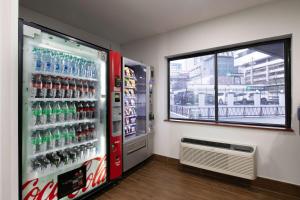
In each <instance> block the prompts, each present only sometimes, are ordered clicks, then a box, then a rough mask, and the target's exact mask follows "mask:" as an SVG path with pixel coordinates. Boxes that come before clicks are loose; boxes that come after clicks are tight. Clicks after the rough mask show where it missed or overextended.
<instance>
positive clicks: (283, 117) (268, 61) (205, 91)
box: [169, 39, 290, 127]
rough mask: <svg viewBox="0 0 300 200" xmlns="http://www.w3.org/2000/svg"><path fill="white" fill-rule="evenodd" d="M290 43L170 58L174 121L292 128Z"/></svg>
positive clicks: (273, 42) (287, 40)
mask: <svg viewBox="0 0 300 200" xmlns="http://www.w3.org/2000/svg"><path fill="white" fill-rule="evenodd" d="M289 46H290V40H289V39H284V40H276V41H271V42H264V43H256V44H252V45H247V46H243V47H240V48H239V47H236V48H232V49H226V50H217V51H214V52H209V53H207V54H205V53H201V54H199V55H195V54H194V55H190V56H184V57H177V58H170V59H169V83H170V84H169V118H170V119H180V120H196V121H215V122H224V123H240V124H253V125H262V126H280V127H289V126H290V116H289V115H290V114H289V113H290V98H289V97H290V80H289V77H290V74H289V73H290V66H289V62H288V58H289Z"/></svg>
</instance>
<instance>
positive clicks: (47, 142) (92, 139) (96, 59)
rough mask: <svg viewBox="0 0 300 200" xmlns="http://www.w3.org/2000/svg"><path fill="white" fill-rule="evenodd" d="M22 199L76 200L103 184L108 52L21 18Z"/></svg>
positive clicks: (105, 154)
mask: <svg viewBox="0 0 300 200" xmlns="http://www.w3.org/2000/svg"><path fill="white" fill-rule="evenodd" d="M19 29H20V35H19V36H20V38H19V41H20V48H19V54H20V55H19V59H20V60H19V64H20V68H19V76H20V82H19V111H20V112H19V113H20V119H19V127H20V131H19V149H20V151H19V152H20V153H19V165H20V166H19V169H20V170H19V177H20V199H24V200H31V199H40V200H44V199H47V200H57V199H63V200H67V199H79V198H80V199H81V198H84V197H87V196H89V195H90V194H92V193H93V192H95V191H97V190H99V189H101V188H102V187H104V186H105V185H106V184H107V182H108V179H109V177H108V174H109V171H108V169H107V166H108V160H109V158H108V152H109V149H108V145H107V144H108V140H109V138H108V136H109V135H108V131H107V115H108V111H107V108H108V100H107V98H108V94H107V93H108V84H107V81H108V80H107V77H108V65H107V63H108V50H106V49H103V48H100V47H98V46H95V45H93V44H90V43H86V42H83V41H81V40H78V39H74V38H72V37H69V36H66V35H63V34H61V33H58V32H55V31H53V30H49V29H46V28H44V27H42V26H39V25H36V24H33V23H27V22H24V21H20V24H19Z"/></svg>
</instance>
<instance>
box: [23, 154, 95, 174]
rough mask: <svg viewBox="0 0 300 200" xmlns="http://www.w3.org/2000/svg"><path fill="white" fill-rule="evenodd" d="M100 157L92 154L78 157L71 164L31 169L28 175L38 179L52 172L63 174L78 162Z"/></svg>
mask: <svg viewBox="0 0 300 200" xmlns="http://www.w3.org/2000/svg"><path fill="white" fill-rule="evenodd" d="M97 157H99V155H92V156H89V157H85V158H82V159H77V160H76V161H74V162H72V163H70V164H67V165H65V164H62V165H60V166H58V167H56V166H51V167H50V168H45V169H44V170H41V169H40V170H38V171H30V172H28V177H29V178H31V179H36V178H41V177H45V176H48V175H51V174H61V173H64V172H66V171H69V170H70V169H72V168H74V167H76V166H78V164H82V163H84V162H87V161H89V160H93V159H94V158H97Z"/></svg>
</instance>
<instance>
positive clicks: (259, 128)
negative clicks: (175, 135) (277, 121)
mask: <svg viewBox="0 0 300 200" xmlns="http://www.w3.org/2000/svg"><path fill="white" fill-rule="evenodd" d="M164 121H165V122H175V123H185V124H202V125H210V126H223V127H236V128H248V129H258V130H267V131H282V132H294V130H293V129H292V128H284V127H267V126H255V125H245V124H230V123H223V122H207V121H189V120H176V119H165V120H164Z"/></svg>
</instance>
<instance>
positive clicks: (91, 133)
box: [89, 123, 96, 140]
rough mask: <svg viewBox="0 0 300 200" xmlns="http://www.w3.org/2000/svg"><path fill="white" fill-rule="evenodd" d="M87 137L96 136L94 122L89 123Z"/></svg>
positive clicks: (92, 137)
mask: <svg viewBox="0 0 300 200" xmlns="http://www.w3.org/2000/svg"><path fill="white" fill-rule="evenodd" d="M89 136H90V137H89V139H91V140H92V139H94V138H95V136H96V126H95V124H94V123H90V124H89Z"/></svg>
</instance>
